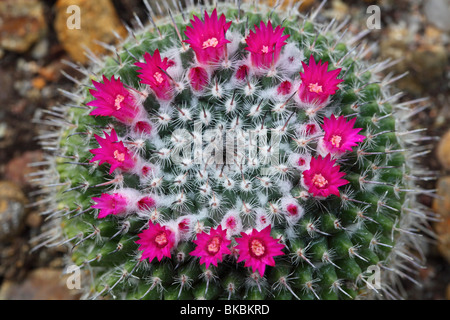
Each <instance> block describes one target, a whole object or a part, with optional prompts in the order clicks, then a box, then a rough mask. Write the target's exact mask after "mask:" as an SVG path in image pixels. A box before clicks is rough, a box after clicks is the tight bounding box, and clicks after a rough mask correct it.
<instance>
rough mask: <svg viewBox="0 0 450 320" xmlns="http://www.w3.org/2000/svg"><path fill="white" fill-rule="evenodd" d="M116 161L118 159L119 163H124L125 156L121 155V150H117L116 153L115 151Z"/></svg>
mask: <svg viewBox="0 0 450 320" xmlns="http://www.w3.org/2000/svg"><path fill="white" fill-rule="evenodd" d="M114 159H116V160H117V161H120V162H124V161H125V154H124V153H120V152H119V150H116V151H114Z"/></svg>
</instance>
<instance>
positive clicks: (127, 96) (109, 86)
mask: <svg viewBox="0 0 450 320" xmlns="http://www.w3.org/2000/svg"><path fill="white" fill-rule="evenodd" d="M92 83H93V85H94V87H95V89H97V90H94V89H90V90H89V92H90V93H91V95H92V96H93V97H94V98H95V100H92V101H90V102H88V103H87V104H86V105H88V106H91V107H96V109H94V110H92V112H91V113H90V115H91V116H104V117H114V118H116V119H117V120H118V121H120V122H122V123H125V124H131V123H133V121H134V119H135V118H136V117H137V116H138V114H139V113H140V110H139V108H138V106H137V103H136V100H135V98H134V97H133V95H132V94H131V93H130V92H129V91H128V90H127V89H125V87H124V84H123V83H122V82H121V81H120V79H119V78H117V79H115V78H114V76H112V77H111V80H108V78H107V77H105V76H103V83H100V82H96V81H92Z"/></svg>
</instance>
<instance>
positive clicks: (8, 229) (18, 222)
mask: <svg viewBox="0 0 450 320" xmlns="http://www.w3.org/2000/svg"><path fill="white" fill-rule="evenodd" d="M26 202H27V201H26V198H25V195H24V194H23V192H22V190H21V189H20V188H19V187H18V186H17V185H16V184H14V183H12V182H10V181H0V240H1V241H4V240H6V239H8V238H10V237H12V236H14V235H16V234H17V233H18V232H19V231H20V230H21V229H22V227H23V226H24V223H23V222H24V218H25V214H26V210H25V204H26Z"/></svg>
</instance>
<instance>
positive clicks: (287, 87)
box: [277, 80, 292, 95]
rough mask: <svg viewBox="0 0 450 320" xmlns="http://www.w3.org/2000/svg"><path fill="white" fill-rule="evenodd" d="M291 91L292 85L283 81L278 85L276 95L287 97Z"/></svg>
mask: <svg viewBox="0 0 450 320" xmlns="http://www.w3.org/2000/svg"><path fill="white" fill-rule="evenodd" d="M291 89H292V83H291V82H290V81H288V80H285V81H283V82H282V83H280V85H279V86H278V87H277V93H278V94H279V95H287V94H289V93H291Z"/></svg>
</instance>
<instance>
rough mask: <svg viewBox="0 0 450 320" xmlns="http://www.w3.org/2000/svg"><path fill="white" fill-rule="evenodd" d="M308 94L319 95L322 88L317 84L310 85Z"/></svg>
mask: <svg viewBox="0 0 450 320" xmlns="http://www.w3.org/2000/svg"><path fill="white" fill-rule="evenodd" d="M308 88H309V92H315V93H321V92H323V91H322V86H319V84H318V83H310V84H309V86H308Z"/></svg>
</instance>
